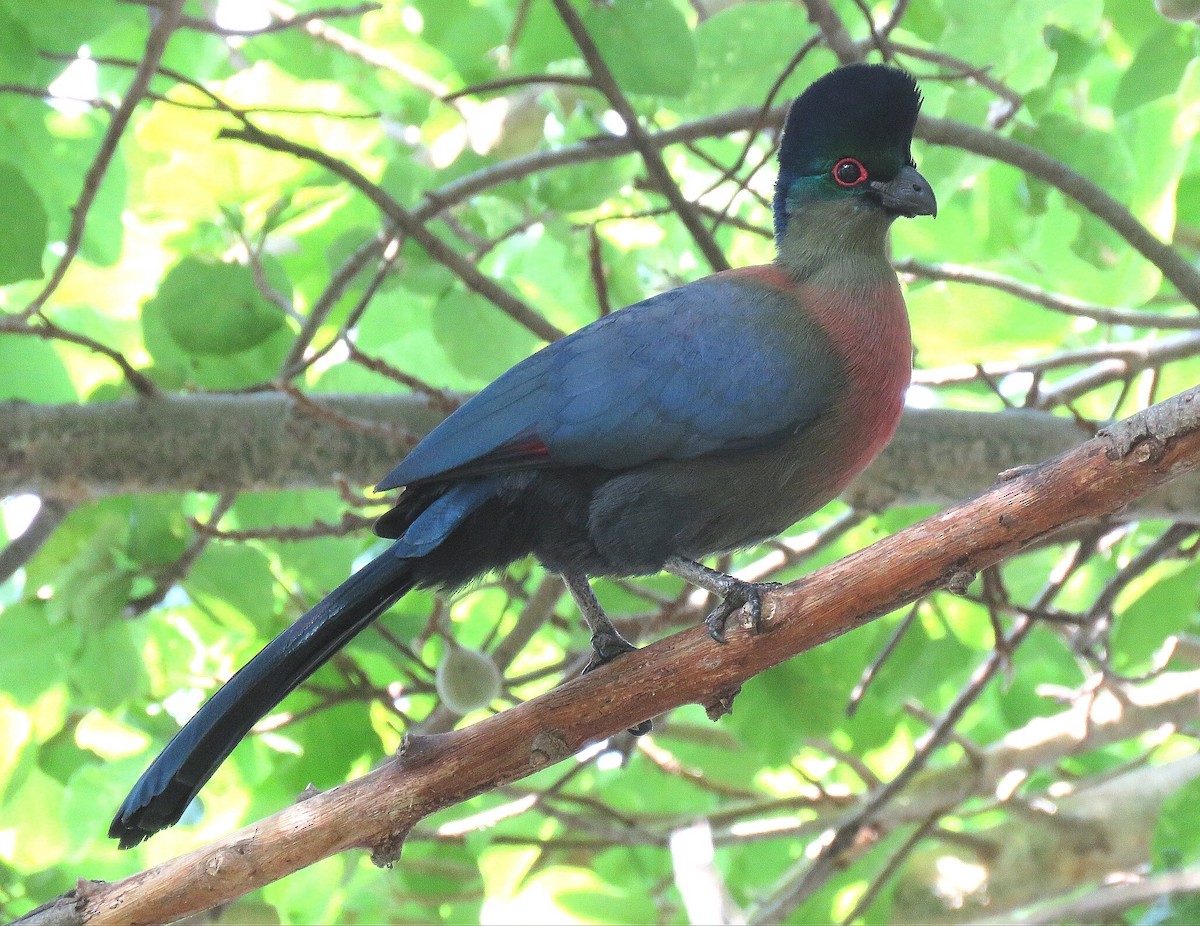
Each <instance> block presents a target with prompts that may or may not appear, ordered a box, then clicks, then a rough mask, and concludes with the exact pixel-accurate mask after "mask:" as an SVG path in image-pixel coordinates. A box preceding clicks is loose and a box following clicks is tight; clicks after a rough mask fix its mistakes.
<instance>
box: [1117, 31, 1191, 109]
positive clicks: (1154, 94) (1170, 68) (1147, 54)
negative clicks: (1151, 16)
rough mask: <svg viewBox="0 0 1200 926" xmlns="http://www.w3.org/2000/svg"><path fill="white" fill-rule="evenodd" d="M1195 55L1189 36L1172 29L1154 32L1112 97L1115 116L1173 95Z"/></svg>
mask: <svg viewBox="0 0 1200 926" xmlns="http://www.w3.org/2000/svg"><path fill="white" fill-rule="evenodd" d="M1195 54H1196V47H1195V40H1194V36H1193V35H1192V34H1190V33H1189V32H1187V31H1185V30H1183V29H1178V28H1176V27H1175V26H1169V25H1164V26H1163V27H1162V28H1161V29H1159V30H1158V31H1157V32H1152V33H1151V34H1150V35H1148V36H1147V37H1146V39H1145V41H1143V42H1142V44H1141V47H1139V48H1138V52H1137V56H1136V57H1135V58H1134V59H1133V63H1132V64H1130V65H1129V67H1128V68H1126V69H1125V71H1124V73H1123V74H1122V75H1121V80H1120V82H1119V83H1118V84H1117V92H1116V94H1114V96H1113V113H1114V114H1116V115H1118V116H1120V115H1123V114H1124V113H1127V112H1130V111H1131V110H1134V109H1136V108H1137V107H1139V106H1141V105H1142V104H1143V103H1149V102H1151V101H1153V100H1157V99H1158V98H1159V97H1163V96H1166V95H1167V94H1171V93H1174V92H1175V91H1176V90H1178V89H1179V83H1180V81H1181V80H1182V79H1183V72H1184V71H1185V70H1186V69H1187V66H1188V64H1189V63H1190V62H1191V61H1192V59H1193V57H1195Z"/></svg>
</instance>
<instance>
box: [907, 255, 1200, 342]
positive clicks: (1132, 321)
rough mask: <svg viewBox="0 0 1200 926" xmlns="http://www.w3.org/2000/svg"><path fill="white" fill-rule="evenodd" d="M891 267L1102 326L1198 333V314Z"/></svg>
mask: <svg viewBox="0 0 1200 926" xmlns="http://www.w3.org/2000/svg"><path fill="white" fill-rule="evenodd" d="M893 266H894V267H895V268H896V272H897V273H900V274H905V275H908V276H912V277H915V278H918V279H922V280H943V281H946V282H950V283H965V284H967V285H970V286H983V287H986V288H988V289H995V290H999V291H1000V292H1003V293H1008V294H1009V295H1010V296H1016V297H1017V298H1019V299H1024V300H1026V301H1027V302H1032V303H1034V304H1036V305H1040V306H1043V307H1045V308H1047V309H1050V310H1052V311H1054V312H1060V313H1062V314H1063V315H1071V316H1074V317H1076V318H1091V319H1094V320H1095V321H1097V322H1099V323H1101V324H1104V325H1128V326H1130V327H1131V328H1164V329H1168V328H1178V329H1184V330H1188V331H1196V330H1200V315H1196V314H1190V315H1184V316H1179V315H1164V314H1163V313H1161V312H1152V311H1149V310H1146V309H1117V308H1112V307H1110V306H1103V305H1096V304H1095V303H1092V302H1085V301H1084V300H1082V299H1076V298H1074V297H1073V296H1065V295H1062V294H1061V293H1052V292H1048V291H1047V290H1044V289H1041V288H1039V287H1037V286H1033V285H1032V284H1029V283H1025V282H1022V281H1021V280H1017V279H1014V278H1013V277H1007V276H1003V275H1002V274H999V273H992V272H991V271H990V270H980V269H978V268H976V267H964V266H961V265H959V264H927V263H924V262H922V261H919V260H911V259H910V260H900V261H896V262H895V263H894V264H893Z"/></svg>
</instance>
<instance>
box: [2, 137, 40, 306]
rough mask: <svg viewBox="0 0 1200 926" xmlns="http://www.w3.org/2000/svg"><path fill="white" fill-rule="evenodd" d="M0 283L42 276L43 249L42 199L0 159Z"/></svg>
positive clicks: (18, 173)
mask: <svg viewBox="0 0 1200 926" xmlns="http://www.w3.org/2000/svg"><path fill="white" fill-rule="evenodd" d="M0 203H4V222H0V253H2V254H4V255H5V259H4V260H2V261H0V285H2V284H5V283H16V282H17V281H18V279H38V278H41V276H42V252H43V251H44V249H46V241H47V218H46V210H44V209H43V208H42V202H41V200H40V199H38V198H37V193H36V192H35V191H34V188H32V187H31V186H30V185H29V184H28V182H26V180H25V178H24V176H22V173H20V170H18V169H17V167H16V164H10V163H7V162H5V161H0Z"/></svg>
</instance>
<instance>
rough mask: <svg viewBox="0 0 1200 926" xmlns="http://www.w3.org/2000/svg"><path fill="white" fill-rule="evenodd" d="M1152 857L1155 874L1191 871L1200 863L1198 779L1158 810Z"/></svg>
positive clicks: (1151, 849) (1179, 791)
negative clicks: (1182, 869)
mask: <svg viewBox="0 0 1200 926" xmlns="http://www.w3.org/2000/svg"><path fill="white" fill-rule="evenodd" d="M1150 858H1151V860H1152V862H1153V865H1154V869H1155V871H1171V870H1173V869H1177V868H1187V867H1191V866H1193V865H1195V864H1196V863H1198V862H1200V778H1194V779H1192V780H1191V781H1190V782H1188V783H1187V784H1186V785H1184V786H1183V787H1182V788H1180V789H1179V790H1178V791H1176V792H1175V793H1174V794H1172V795H1171V796H1170V797H1168V798H1167V799H1166V800H1164V801H1163V802H1162V806H1161V807H1160V808H1159V810H1158V822H1157V823H1156V824H1155V826H1154V838H1153V842H1152V843H1151V847H1150Z"/></svg>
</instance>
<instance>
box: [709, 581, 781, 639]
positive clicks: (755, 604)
mask: <svg viewBox="0 0 1200 926" xmlns="http://www.w3.org/2000/svg"><path fill="white" fill-rule="evenodd" d="M781 585H782V583H780V582H738V583H737V584H736V585H735V586H733V588H731V589H730V590H729V592H728V593H727V594H726V595H725V598H724V600H723V601H722V602H721V603H720V604H719V605H717V606H716V607H715V608H713V609H712V611H711V612H710V613H709V615H708V617H706V618H705V619H704V626H705V627H707V628H708V635H709V636H710V637H712V638H713V639H714V640H715V641H716V642H717V643H725V642H726V639H725V625H726V624H727V623H728V622H729V618H730V616H732V614H733V613H734V612H735V611H737V610H739V609H741V608H746V609H748V610H749V611H750V622H749V627H750V632H751V633H758V632H759V630H761V629H762V596H763V592H769V591H773V590H775V589H777V588H780V587H781Z"/></svg>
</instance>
